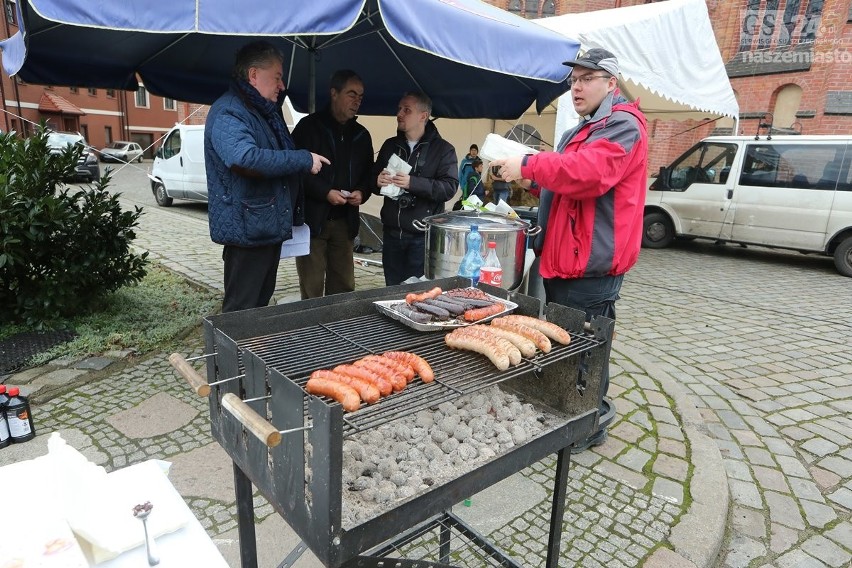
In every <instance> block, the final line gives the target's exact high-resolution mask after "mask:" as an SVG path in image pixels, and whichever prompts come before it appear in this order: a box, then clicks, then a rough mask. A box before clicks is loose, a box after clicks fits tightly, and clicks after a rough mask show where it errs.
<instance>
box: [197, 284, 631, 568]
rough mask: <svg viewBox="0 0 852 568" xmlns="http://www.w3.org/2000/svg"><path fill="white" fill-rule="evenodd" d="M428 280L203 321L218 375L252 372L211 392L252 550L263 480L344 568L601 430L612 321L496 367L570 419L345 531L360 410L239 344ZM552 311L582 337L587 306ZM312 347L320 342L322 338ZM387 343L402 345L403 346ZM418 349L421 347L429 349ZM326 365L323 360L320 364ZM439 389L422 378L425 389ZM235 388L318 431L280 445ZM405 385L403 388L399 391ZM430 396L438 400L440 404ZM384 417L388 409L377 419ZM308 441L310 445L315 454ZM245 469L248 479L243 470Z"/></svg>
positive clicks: (303, 531) (351, 314) (332, 317)
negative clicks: (238, 411) (348, 442)
mask: <svg viewBox="0 0 852 568" xmlns="http://www.w3.org/2000/svg"><path fill="white" fill-rule="evenodd" d="M436 285H437V286H441V287H442V288H444V289H451V288H456V287H461V286H464V280H462V279H460V278H449V279H444V280H438V281H432V282H430V283H429V287H431V286H436ZM423 288H424V284H413V285H403V286H396V287H388V288H382V289H377V290H371V291H368V292H354V293H350V294H340V295H336V296H330V297H327V298H319V299H315V300H306V301H303V302H294V303H292V304H283V305H279V306H271V307H267V308H259V309H256V310H247V311H243V312H235V313H229V314H221V315H218V316H212V317H209V318H206V319H205V321H204V332H205V338H206V340H207V348H208V350H207V352H208V353H216V357H214V363H213V364H208V382H210V383H213V382H215V381H218V380H222V379H226V378H231V377H238V376H241V375H243V377H242V378H241V379H239V380H233V381H228V382H224V383H221V384H219V385H216V386H215V387H214V388H213V390H212V391H211V395H210V415H211V430H212V433H213V436H214V438H215V439H216V440H217V441H218V442H219V443H220V444H221V445H222V447H223V448H224V449H225V451H226V452H227V453H228V454H229V455H230V456H231V458H232V459H233V461H234V464H235V480H236V491H237V501H238V503H237V506H238V509H240V518H241V522H240V539H241V543H243V542H244V541H246V540H247V539H249V538H250V539H251V540H252V547H253V546H255V545H254V541H253V539H254V530H253V529H254V527H253V524H252V525H251V526H250V527H248V526H244V525H247V524H248V523H244V522H243V518H244V517H246V518H247V519H249V520H251V519H252V518H253V511H252V510H251V507H252V501H251V484H254V485H255V486H256V487H257V488H258V490H259V491H260V492H261V494H263V495H264V497H265V498H266V499H267V500H268V501H269V502H270V503H271V504H272V505H273V507H274V508H275V509H276V511H277V512H278V513H279V514H281V515H282V516H283V517H284V519H285V520H286V521H287V522H288V524H289V525H290V526H291V527H292V528H293V530H294V531H295V532H296V533H297V534H298V535H299V537H300V538H302V539H303V541H304V542H305V543H306V544H307V545H308V546H309V547H310V549H311V550H312V551H313V553H314V554H315V555H316V556H317V557H318V558H319V560H320V561H321V562H322V563H323V564H324V565H325V566H328V567H329V568H338V567H341V566H343V565H345V564H346V563H347V562H349V561H351V560H352V559H354V558H356V557H357V556H358V555H359V554H361V553H363V552H364V551H366V550H369V549H371V548H373V547H375V546H378V545H380V544H381V543H383V542H386V541H389V540H391V539H392V537H394V536H395V535H397V534H398V533H400V532H401V531H403V530H405V529H408V528H410V527H413V526H416V525H418V524H420V523H422V522H425V521H427V520H428V519H429V518H430V517H434V516H435V515H438V514H441V513H442V512H443V511H445V510H447V509H449V508H450V507H452V505H454V504H455V503H458V502H460V501H461V500H462V499H464V498H465V497H466V496H468V495H472V494H475V493H478V492H479V491H481V490H483V489H485V488H486V487H489V486H491V485H493V484H494V483H497V482H498V481H501V480H502V479H504V478H506V477H508V476H510V475H512V474H514V473H516V472H517V471H520V470H521V469H523V468H525V467H527V466H528V465H530V464H532V463H534V462H536V461H538V460H540V459H543V458H544V457H546V456H547V455H550V454H552V453H555V452H559V451H560V450H564V449H565V448H566V447H568V446H570V445H571V444H573V443H574V442H577V441H579V440H581V439H583V438H584V437H585V436H586V435H587V434H588V433H589V432H591V431H592V429H593V428H595V427H596V425H597V420H598V408H599V405H600V399H601V396H602V393H601V375H602V369H603V365H605V364H607V362H608V359H609V350H610V342H611V337H612V330H613V326H614V322H612V320H608V319H606V318H597V319H596V320H595V321H593V322H592V325H593V336H594V338H595V341H591V342H589V345H588V346H587V347H586V348H585V349H584V350H582V351H580V352H579V353H570V354H567V355H566V356H564V357H560V356H554V357H553V359H554V360H552V361H542V362H541V364H538V365H536V364H529V363H525V365H527V366H528V368H527V369H525V370H524V371H522V372H512V371H506V372H505V373H506V375H505V376H504V375H502V374H501V373H500V372H499V371H497V370H496V369H492V370H491V372H490V373H489V374H490V375H491V377H492V378H493V379H494V381H493V382H499V383H500V386H501V388H505V389H508V390H511V391H514V392H515V393H517V394H519V395H520V396H521V397H522V398H523V399H525V400H526V401H528V402H533V403H534V404H535V405H536V406H538V407H540V408H543V409H550V411H551V412H554V411H555V412H557V413H558V414H559V415H561V416H563V417H564V420H563V421H561V422H560V425H558V426H557V427H555V428H553V429H551V430H548V431H546V432H544V433H543V434H541V435H539V436H537V437H535V438H533V439H531V440H529V441H527V442H526V443H525V444H523V445H521V446H517V447H515V448H513V449H512V450H510V451H508V452H506V453H503V454H501V455H499V456H497V457H496V458H494V459H492V460H491V461H489V462H488V463H485V464H483V465H480V466H478V467H476V468H475V469H473V470H472V471H469V472H467V473H465V474H462V475H460V476H459V477H457V478H455V479H452V480H450V481H447V482H445V483H443V484H439V485H436V486H433V487H431V488H430V489H429V490H428V491H426V492H424V493H421V494H418V495H415V496H414V497H412V498H411V499H408V500H406V501H404V502H402V503H401V504H399V505H397V506H395V507H393V508H391V509H390V510H387V511H386V512H384V513H381V514H379V515H378V516H376V517H373V518H372V519H369V520H367V521H365V522H364V523H362V524H359V525H357V526H354V527H351V528H348V529H344V528H343V527H342V526H341V520H342V500H343V496H342V493H343V491H344V488H343V485H342V463H343V457H342V456H343V439H344V436H345V435H346V434H347V432H351V431H354V430H358V429H359V428H362V429H363V428H364V426H363V425H362V426H360V427H359V426H358V425H357V424H353V420H354V419H357V414H358V412H356V413H354V414H353V415H352V417H347V416H345V414H344V412H343V410H342V408H341V407H340V405H338V404H329V403H328V401H326V400H322V399H319V398H317V397H313V396H310V395H307V394H306V393H305V392H304V390H303V388H302V386H301V385H300V384H298V383H297V382H296V381H294V380H291V379H290V378H288V377H285V376H284V375H283V374H282V373H281V372H280V371H278V370H276V369H271V368H270V367H269V366H268V365H267V364H266V362H265V361H264V360H263V359H262V358H260V357H258V356H257V355H256V354H255V353H253V352H252V350H248V349H243V348H241V346H240V345H241V343H242V344H245V343H247V342H249V343H250V342H251V340H252V339H253V338H258V337H263V336H269V335H270V334H275V333H282V332H290V331H292V330H296V329H300V328H304V327H306V325H307V324H311V325H314V326H329V325H331V326H334V325H335V324H336V323H338V322H340V321H341V320H351V319H353V318H358V317H363V316H368V315H371V314H373V313H374V312H375V307H374V306H373V305H372V302H373V301H375V300H385V299H393V298H400V297H403V296H404V295H405V294H406V293H408V292H410V291H419V290H422V289H423ZM483 288H485V289H486V291H488V292H489V293H491V294H494V295H497V296H501V297H508V298H510V299H511V300H512V301H513V302H515V303H517V304H518V306H519V307H518V309H517V310H516V311H515V313H520V314H524V315H531V316H536V317H537V316H539V313H540V310H541V303H540V301H539V300H538V299H537V298H532V297H529V296H524V295H521V294H515V293H510V292H507V291H505V290H502V289H499V288H494V287H490V286H483ZM544 311H545V315H546V317H547V319H548V320H550V321H553V322H555V323H558V324H559V325H561V326H562V327H564V328H565V329H567V330H568V331H569V332H570V333H571V334H572V335H573V336H576V337H581V336H582V335H583V334H584V330H583V325H584V315H583V313H582V312H580V311H577V310H573V309H570V308H566V307H563V306H558V305H553V304H550V305H548V306H547V307H546V308H545V310H544ZM388 323H389V325H394V326H398V325H401V324H399V322H396V321H393V320H388ZM430 335H431V334H430ZM442 338H443V333H440V332H438V333H437V335H436V339H429V340H428V341H427V345H428V344H431V343H433V342H434V341H442ZM311 347H314V348H316V349H317V350H321V349H322V346H321V345H316V346H311ZM387 348H394V349H396V348H398V346H388V347H386V348H385V349H387ZM411 350H412V351H414V352H418V351H419V350H422V348H421V347H414V348H412V349H411ZM557 352H558V350H557ZM557 354H558V353H557ZM452 355H453V357H454V358H455V357H458V358H460V359H459V360H461V358H464V357H467V356H472V357H481V356H479V355H473V354H468V353H464V352H452ZM489 365H490V363H489ZM326 366H327V365H323V364H321V363H320V364H318V365H317V367H315V368H324V367H326ZM430 386H431V385H422V387H423V389H424V390H425V389H428V388H429V387H430ZM227 392H232V393H234V394H237V395H238V396H240V397H241V398H244V399H255V398H257V399H259V400H256V401H254V402H250V403H249V405H250V406H252V407H253V409H254V410H255V411H256V412H257V413H258V414H260V415H261V416H267V417H268V418H269V419H270V420H271V423H272V424H273V425H274V426H275V427H276V428H278V429H279V430H287V429H291V428H300V427H303V426H305V424H306V422H310V424H311V426H312V428H311V429H310V430H309V431H307V432H305V433H304V434H288V435H285V436H284V439H283V441H282V443H281V445H279V446H277V447H275V448H272V449H269V448H267V447H266V446H265V445H264V444H263V443H261V442H260V441H259V440H257V439H256V438H255V437H254V436H252V435H250V434H249V433H247V431H246V430H245V429H244V428H243V426H242V424H241V423H240V422H238V421H237V420H236V419H234V418H233V417H232V416H231V415H230V413H229V412H227V411H226V410H224V409H223V408H222V406H221V397H222V396H223V395H224V394H225V393H227ZM404 394H405V391H403V392H402V393H399V395H404ZM393 396H397V395H393ZM454 396H456V397H457V396H461V394H457V395H454ZM400 398H401V397H400ZM451 398H452V397H451ZM381 404H382V402H379V403H377V404H376V405H375V406H376V407H377V408H379V409H381ZM432 404H437V402H435V401H432ZM427 406H428V405H427ZM363 410H364V409H362V411H363ZM379 411H380V410H379ZM414 411H415V410H412V412H414ZM306 412H307V414H306ZM359 412H361V411H359ZM384 421H385V419H384V418H381V419H380V420H379V421H378V423H383V422H384ZM367 427H373V425H368V426H367ZM306 444H308V445H310V448H311V451H310V452H308V454H307V455H306V453H305V448H306ZM306 469H309V470H310V476H309V481H306V476H305V472H306ZM240 472H241V473H242V474H244V476H246V477H247V480H241V479H240V476H241V473H240ZM248 480H250V482H251V484H249V483H248ZM552 530H553V527H551V532H552ZM251 552H254V554H255V562H256V551H255V550H253V549H252V551H249V553H248V554H247V553H246V551H245V550H244V548H243V547H242V546H241V553H242V554H243V565H244V566H248V565H252V564H251V562H252V559H251V558H250V557H251V556H252V554H251Z"/></svg>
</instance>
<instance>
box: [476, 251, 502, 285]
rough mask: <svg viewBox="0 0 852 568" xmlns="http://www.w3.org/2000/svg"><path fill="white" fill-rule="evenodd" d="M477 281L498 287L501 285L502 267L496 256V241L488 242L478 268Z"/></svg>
mask: <svg viewBox="0 0 852 568" xmlns="http://www.w3.org/2000/svg"><path fill="white" fill-rule="evenodd" d="M479 281H480V282H484V283H485V284H491V285H492V286H497V287H498V288H499V287H500V286H502V285H503V267H502V266H500V258H499V257H498V256H497V243H495V242H494V241H489V242H488V254H486V255H485V262H483V263H482V267H481V268H480V269H479Z"/></svg>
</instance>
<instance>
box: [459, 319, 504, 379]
mask: <svg viewBox="0 0 852 568" xmlns="http://www.w3.org/2000/svg"><path fill="white" fill-rule="evenodd" d="M463 329H464V328H462V327H460V328H458V329H455V330H453V332H452V333H448V334H447V335H445V336H444V343H446V344H447V347H449V348H450V349H465V350H468V351H474V352H476V353H480V354H482V355H485V356H486V357H488V359H490V360H491V362H492V363H493V364H494V366H495V367H497V368H498V369H500V370H501V371H505V370H506V369H508V368H509V364H510V361H509V355H508V354H506V352H505V351H503V350H502V349H501V348H500V346H499V345H498V344H497V342H496V341H494V340H493V339H492V338H490V337H489V338H480V337H475V336H473V335H470V334H467V335H464V334H462V333H460V332H461V331H462V330H463Z"/></svg>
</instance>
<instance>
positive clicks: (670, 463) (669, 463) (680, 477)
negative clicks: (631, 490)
mask: <svg viewBox="0 0 852 568" xmlns="http://www.w3.org/2000/svg"><path fill="white" fill-rule="evenodd" d="M688 468H689V464H688V463H687V462H686V461H684V460H682V459H680V458H675V457H671V456H667V455H665V454H659V455H657V458H656V459H655V460H654V465H653V467H652V469H651V471H653V472H654V473H656V474H658V475H662V476H665V477H669V478H672V479H675V480H677V481H686V476H687V473H688Z"/></svg>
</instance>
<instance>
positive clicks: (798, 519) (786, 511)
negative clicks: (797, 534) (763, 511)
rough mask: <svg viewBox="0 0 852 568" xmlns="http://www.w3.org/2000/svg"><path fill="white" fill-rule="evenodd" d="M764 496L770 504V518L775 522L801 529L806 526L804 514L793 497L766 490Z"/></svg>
mask: <svg viewBox="0 0 852 568" xmlns="http://www.w3.org/2000/svg"><path fill="white" fill-rule="evenodd" d="M763 497H764V499H766V504H767V505H768V506H769V518H770V519H771V520H772V522H773V523H779V524H782V525H785V526H788V527H790V528H794V529H799V530H802V529H804V528H805V522H804V520H803V519H802V514H801V513H800V512H799V507H798V505H797V504H796V502H795V501H794V500H793V498H792V497H790V496H788V495H782V494H780V493H775V492H774V491H766V492H764V493H763Z"/></svg>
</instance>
